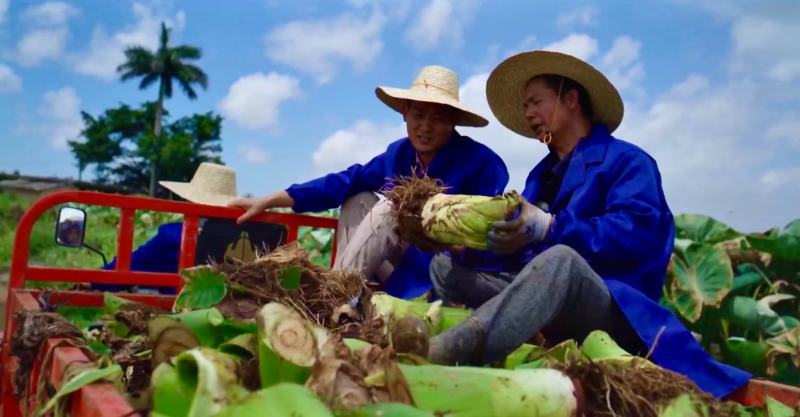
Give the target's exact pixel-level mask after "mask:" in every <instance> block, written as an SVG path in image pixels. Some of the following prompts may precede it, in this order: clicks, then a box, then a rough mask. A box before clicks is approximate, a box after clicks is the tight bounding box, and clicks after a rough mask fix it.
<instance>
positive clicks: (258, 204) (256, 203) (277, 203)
mask: <svg viewBox="0 0 800 417" xmlns="http://www.w3.org/2000/svg"><path fill="white" fill-rule="evenodd" d="M292 206H294V200H293V199H292V197H291V196H289V193H287V192H286V191H279V192H277V193H274V194H270V195H267V196H264V197H258V198H255V197H242V198H236V199H233V200H231V201H230V202H229V203H228V207H240V208H243V209H244V210H245V212H244V214H242V215H241V216H239V218H238V219H236V223H238V224H242V223H244V222H246V221H248V220H250V219H252V218H253V217H255V216H257V215H259V214H261V213H263V212H264V210H266V209H269V208H273V207H292Z"/></svg>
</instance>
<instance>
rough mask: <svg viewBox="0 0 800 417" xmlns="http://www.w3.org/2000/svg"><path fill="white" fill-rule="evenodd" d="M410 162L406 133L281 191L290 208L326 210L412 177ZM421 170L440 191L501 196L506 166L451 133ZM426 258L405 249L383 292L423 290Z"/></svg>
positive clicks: (401, 294)
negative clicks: (374, 152)
mask: <svg viewBox="0 0 800 417" xmlns="http://www.w3.org/2000/svg"><path fill="white" fill-rule="evenodd" d="M416 164H417V154H416V151H415V150H414V147H413V146H411V141H410V140H409V139H408V138H407V137H406V138H402V139H399V140H397V141H395V142H393V143H391V144H390V145H389V147H388V148H387V149H386V152H384V153H382V154H380V155H378V156H376V157H374V158H372V160H371V161H369V162H367V163H366V164H364V165H361V164H355V165H352V166H351V167H350V168H347V169H346V170H344V171H342V172H337V173H332V174H328V175H325V176H323V177H320V178H317V179H314V180H311V181H308V182H305V183H302V184H294V185H292V186H291V187H289V188H288V189H287V190H286V191H287V192H288V193H289V195H290V196H291V197H292V199H293V200H294V210H295V211H296V212H300V213H302V212H314V211H322V210H327V209H331V208H335V207H339V206H341V205H342V203H344V201H345V200H347V199H348V198H350V197H352V196H354V195H356V194H358V193H362V192H377V191H379V190H380V189H382V188H383V187H384V186H385V185H387V184H388V182H389V181H390V180H391V179H392V177H396V176H411V175H414V174H415V173H416V172H417V171H415V170H414V167H415V165H416ZM427 174H428V176H429V177H431V178H435V179H439V180H441V181H442V182H443V183H444V185H446V186H448V187H449V188H448V189H447V191H446V192H447V193H450V194H472V195H488V196H492V195H497V194H501V193H502V192H503V190H504V189H505V187H506V185H507V184H508V169H507V168H506V165H505V163H504V162H503V160H502V159H500V157H499V156H498V155H497V154H496V153H495V152H494V151H492V150H491V149H489V148H488V147H487V146H486V145H483V144H481V143H479V142H476V141H475V140H473V139H471V138H469V137H467V136H462V135H460V134H459V133H458V132H453V135H452V136H451V137H450V140H449V141H448V143H447V144H446V145H445V146H444V147H443V148H442V149H440V150H439V152H438V153H437V154H436V156H435V157H434V158H433V161H431V163H430V166H429V167H428V171H427ZM340 250H341V248H340ZM432 257H433V255H432V254H430V253H426V252H423V251H421V250H419V249H418V248H416V247H413V246H412V247H410V248H409V250H408V251H406V253H405V255H404V257H403V259H402V260H401V262H400V263H399V264H398V267H397V268H396V269H395V271H394V272H393V273H392V275H391V276H390V277H389V281H388V282H387V283H386V286H385V287H384V290H385V291H386V292H388V293H389V294H391V295H394V296H396V297H402V298H412V297H416V296H419V295H421V294H423V293H425V292H426V291H428V290H429V289H430V288H431V286H432V285H431V282H430V278H429V272H428V267H429V265H430V261H431V259H432Z"/></svg>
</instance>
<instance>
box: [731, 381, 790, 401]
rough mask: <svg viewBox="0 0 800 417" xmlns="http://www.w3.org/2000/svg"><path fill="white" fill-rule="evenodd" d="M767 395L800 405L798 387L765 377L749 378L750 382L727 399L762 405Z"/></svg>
mask: <svg viewBox="0 0 800 417" xmlns="http://www.w3.org/2000/svg"><path fill="white" fill-rule="evenodd" d="M767 397H772V398H774V399H776V400H778V401H780V402H782V403H783V404H785V405H787V406H789V407H791V408H797V407H798V406H800V388H799V387H793V386H791V385H784V384H779V383H777V382H772V381H768V380H766V379H751V380H750V383H748V384H747V385H745V386H744V387H742V388H740V389H739V390H738V391H736V392H734V393H733V394H731V395H730V396H728V398H727V399H729V400H731V401H736V402H737V403H740V404H743V405H747V406H750V407H764V404H766V401H767Z"/></svg>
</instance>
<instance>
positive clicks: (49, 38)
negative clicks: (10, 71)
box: [17, 27, 69, 67]
mask: <svg viewBox="0 0 800 417" xmlns="http://www.w3.org/2000/svg"><path fill="white" fill-rule="evenodd" d="M68 37H69V31H68V30H67V28H66V27H60V28H55V29H34V30H31V31H29V32H27V33H26V34H25V36H23V37H22V39H20V41H19V43H17V61H19V63H20V65H23V66H26V67H30V66H35V65H39V64H40V63H41V62H42V61H44V60H47V59H52V60H55V59H58V58H60V57H61V56H62V55H63V53H64V48H65V47H66V44H67V38H68Z"/></svg>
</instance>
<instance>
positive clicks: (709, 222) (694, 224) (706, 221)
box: [675, 214, 741, 245]
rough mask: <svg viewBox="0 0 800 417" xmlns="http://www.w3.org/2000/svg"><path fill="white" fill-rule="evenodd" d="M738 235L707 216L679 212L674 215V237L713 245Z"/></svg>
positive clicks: (739, 234)
mask: <svg viewBox="0 0 800 417" xmlns="http://www.w3.org/2000/svg"><path fill="white" fill-rule="evenodd" d="M739 236H741V233H739V232H737V231H736V230H733V229H731V228H730V227H729V226H728V225H726V224H725V223H722V222H719V221H717V220H714V219H712V218H711V217H708V216H701V215H696V214H681V215H679V216H677V217H675V237H676V238H679V239H689V240H692V241H693V242H695V243H707V244H709V245H714V244H717V243H719V242H724V241H726V240H731V239H735V238H737V237H739Z"/></svg>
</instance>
